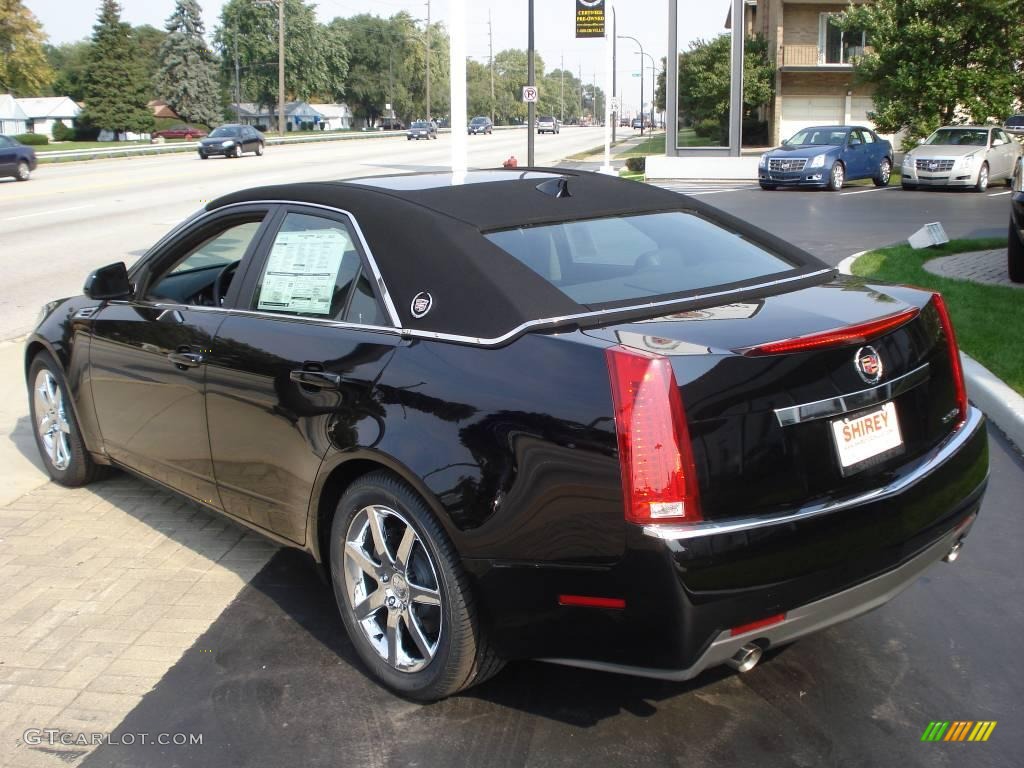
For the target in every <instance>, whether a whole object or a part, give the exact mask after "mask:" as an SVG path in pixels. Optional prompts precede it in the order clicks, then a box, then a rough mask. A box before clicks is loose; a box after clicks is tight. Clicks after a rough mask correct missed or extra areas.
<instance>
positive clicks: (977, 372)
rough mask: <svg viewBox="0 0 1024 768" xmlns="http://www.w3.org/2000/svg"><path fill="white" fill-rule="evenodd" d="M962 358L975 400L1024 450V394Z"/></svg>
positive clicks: (847, 264) (847, 266)
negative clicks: (1018, 392) (1023, 395)
mask: <svg viewBox="0 0 1024 768" xmlns="http://www.w3.org/2000/svg"><path fill="white" fill-rule="evenodd" d="M865 253H867V251H861V252H860V253H855V254H853V255H852V256H847V257H846V258H845V259H843V260H842V261H841V262H839V267H838V269H839V271H840V272H841V273H842V274H844V275H850V274H852V271H851V268H852V267H853V262H855V261H856V260H857V259H858V258H860V257H861V256H863V255H864V254H865ZM960 359H961V360H962V361H963V367H964V379H965V380H966V382H967V395H968V397H970V399H971V402H973V403H974V404H975V405H976V406H978V407H979V408H980V409H981V410H982V411H983V412H984V413H985V415H986V416H988V418H989V420H990V421H991V422H992V423H993V424H995V425H996V426H997V427H999V429H1001V430H1002V431H1003V432H1004V433H1005V434H1006V436H1007V437H1008V438H1009V440H1010V442H1012V443H1013V444H1014V445H1015V446H1016V447H1017V449H1018V450H1020V451H1022V452H1024V397H1021V396H1020V395H1019V394H1017V392H1016V391H1014V390H1013V389H1011V388H1010V386H1009V385H1008V384H1007V383H1006V382H1005V381H1003V380H1002V379H1000V378H999V377H998V376H996V375H995V374H994V373H992V371H990V370H989V369H988V368H986V367H985V366H983V365H982V364H981V363H979V362H978V361H977V360H975V359H974V358H973V357H971V356H970V355H968V354H967V353H966V352H964V351H963V350H961V351H960Z"/></svg>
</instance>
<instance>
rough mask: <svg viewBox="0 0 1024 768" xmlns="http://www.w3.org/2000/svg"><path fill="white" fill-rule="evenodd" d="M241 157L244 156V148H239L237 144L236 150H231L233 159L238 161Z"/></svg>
mask: <svg viewBox="0 0 1024 768" xmlns="http://www.w3.org/2000/svg"><path fill="white" fill-rule="evenodd" d="M241 156H242V148H241V147H240V146H238V145H237V144H235V146H234V148H233V149H232V150H231V157H233V158H235V159H236V160H237V159H238V158H240V157H241Z"/></svg>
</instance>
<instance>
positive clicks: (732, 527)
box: [643, 406, 985, 541]
mask: <svg viewBox="0 0 1024 768" xmlns="http://www.w3.org/2000/svg"><path fill="white" fill-rule="evenodd" d="M984 423H985V417H984V415H983V414H982V413H981V411H979V410H978V409H977V408H975V407H974V406H969V407H968V411H967V421H966V422H964V424H963V425H962V426H961V427H960V428H959V429H957V430H956V431H955V432H953V434H951V435H950V436H949V437H947V438H946V439H945V441H943V442H942V443H940V444H939V445H937V446H935V447H934V448H933V449H932V450H931V451H929V452H928V453H926V454H925V455H924V456H923V457H922V458H921V459H920V460H919V461H920V463H919V464H918V465H917V467H915V468H914V470H913V471H911V472H910V473H908V474H907V475H905V476H904V477H901V478H900V479H899V480H896V481H895V482H892V483H889V485H883V486H881V487H880V488H874V489H872V490H870V491H865V492H864V493H860V494H857V495H856V496H850V497H848V498H845V499H840V500H838V501H830V502H825V503H821V504H811V505H809V506H806V507H801V508H800V509H798V510H796V511H795V512H789V513H786V514H781V515H761V516H758V517H745V518H741V519H738V520H721V521H716V520H705V521H703V522H699V523H692V524H690V525H645V526H644V528H643V532H644V534H645V535H647V536H651V537H652V538H655V539H662V540H664V541H684V540H686V539H696V538H700V537H703V536H716V535H718V534H723V533H739V532H740V531H750V530H753V529H755V528H765V527H768V526H771V525H784V524H786V523H793V522H796V521H798V520H806V519H808V518H812V517H820V516H821V515H830V514H832V513H834V512H839V511H841V510H844V509H849V508H851V507H857V506H860V505H861V504H869V503H871V502H874V501H881V500H883V499H888V498H890V497H892V496H896V495H897V494H900V493H902V492H903V491H905V490H907V488H910V487H911V486H914V485H916V484H917V483H919V482H920V481H921V480H923V479H924V478H925V477H927V476H928V475H930V474H931V473H932V472H934V471H936V470H937V469H938V468H939V467H941V466H942V465H943V464H945V463H946V462H947V461H948V460H949V459H950V458H951V457H952V456H953V455H954V454H955V453H956V452H957V451H959V450H960V448H961V447H963V445H964V444H965V443H966V442H967V441H968V440H970V439H971V438H972V437H973V436H974V434H975V433H976V432H977V431H978V430H979V429H980V428H981V427H982V425H983V424H984Z"/></svg>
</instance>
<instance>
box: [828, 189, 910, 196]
mask: <svg viewBox="0 0 1024 768" xmlns="http://www.w3.org/2000/svg"><path fill="white" fill-rule="evenodd" d="M893 189H899V187H872V188H871V189H858V190H857V191H856V192H840V193H839V196H840V197H845V196H846V195H866V194H867V193H868V192H889V191H891V190H893Z"/></svg>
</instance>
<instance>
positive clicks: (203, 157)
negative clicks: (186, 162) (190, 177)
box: [199, 152, 210, 160]
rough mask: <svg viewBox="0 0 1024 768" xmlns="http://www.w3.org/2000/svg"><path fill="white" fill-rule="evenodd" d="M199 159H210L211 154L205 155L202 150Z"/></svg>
mask: <svg viewBox="0 0 1024 768" xmlns="http://www.w3.org/2000/svg"><path fill="white" fill-rule="evenodd" d="M199 159H200V160H209V159H210V156H209V155H204V154H203V153H202V152H200V153H199Z"/></svg>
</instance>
